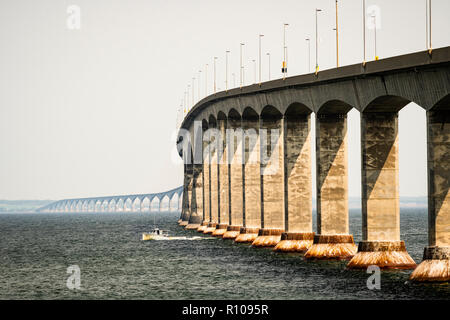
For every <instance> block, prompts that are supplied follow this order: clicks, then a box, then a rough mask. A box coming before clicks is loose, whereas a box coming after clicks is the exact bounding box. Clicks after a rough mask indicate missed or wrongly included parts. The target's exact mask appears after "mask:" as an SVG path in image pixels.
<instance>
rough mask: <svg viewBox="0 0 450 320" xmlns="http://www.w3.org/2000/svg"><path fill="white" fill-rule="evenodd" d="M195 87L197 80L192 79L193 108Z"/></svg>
mask: <svg viewBox="0 0 450 320" xmlns="http://www.w3.org/2000/svg"><path fill="white" fill-rule="evenodd" d="M194 85H195V78H192V106H194Z"/></svg>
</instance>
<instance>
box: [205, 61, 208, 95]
mask: <svg viewBox="0 0 450 320" xmlns="http://www.w3.org/2000/svg"><path fill="white" fill-rule="evenodd" d="M207 95H208V64H206V65H205V97H206V96H207Z"/></svg>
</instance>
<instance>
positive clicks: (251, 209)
mask: <svg viewBox="0 0 450 320" xmlns="http://www.w3.org/2000/svg"><path fill="white" fill-rule="evenodd" d="M242 129H243V137H242V144H243V159H242V160H243V178H242V182H243V190H244V195H243V217H242V225H243V226H242V228H240V230H239V235H238V236H237V237H236V238H235V241H236V242H238V243H252V242H253V241H254V240H255V239H256V238H257V237H258V232H259V229H260V227H261V177H260V175H261V169H260V152H259V151H260V150H259V146H260V141H259V116H258V114H257V113H256V112H255V111H254V110H253V109H250V108H247V109H246V110H244V112H243V114H242Z"/></svg>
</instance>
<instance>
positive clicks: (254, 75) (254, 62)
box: [252, 60, 256, 83]
mask: <svg viewBox="0 0 450 320" xmlns="http://www.w3.org/2000/svg"><path fill="white" fill-rule="evenodd" d="M252 61H253V83H256V60H252Z"/></svg>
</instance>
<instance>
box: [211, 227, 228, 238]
mask: <svg viewBox="0 0 450 320" xmlns="http://www.w3.org/2000/svg"><path fill="white" fill-rule="evenodd" d="M227 227H228V225H227V224H218V225H217V226H216V230H214V231H213V233H212V236H213V237H218V238H222V236H223V235H224V233H225V232H227Z"/></svg>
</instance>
